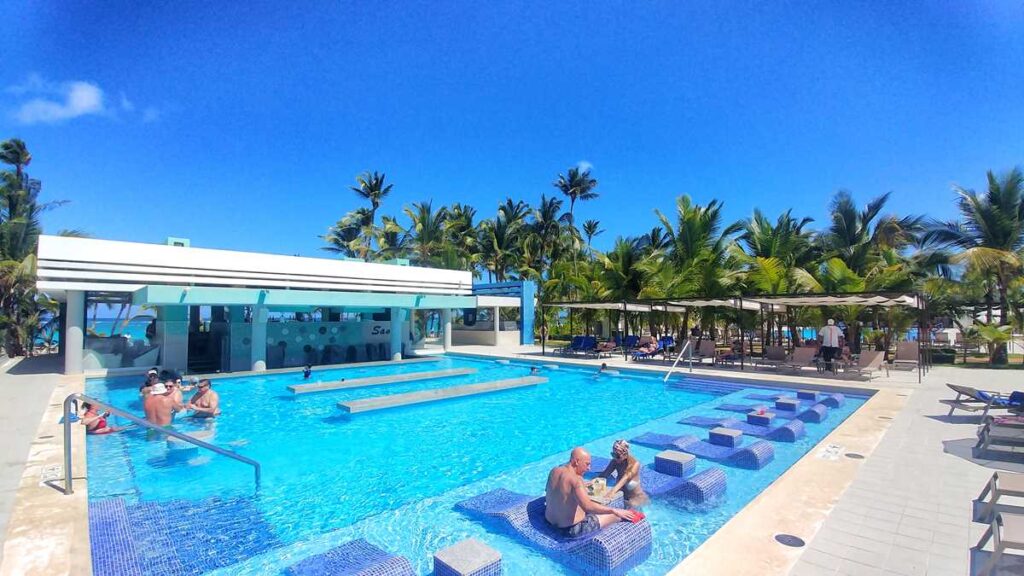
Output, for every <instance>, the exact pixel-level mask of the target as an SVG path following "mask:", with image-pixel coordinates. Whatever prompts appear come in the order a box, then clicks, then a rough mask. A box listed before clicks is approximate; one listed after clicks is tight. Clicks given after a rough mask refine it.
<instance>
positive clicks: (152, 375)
mask: <svg viewBox="0 0 1024 576" xmlns="http://www.w3.org/2000/svg"><path fill="white" fill-rule="evenodd" d="M159 381H160V373H159V372H157V371H156V368H152V369H150V371H149V372H146V380H145V381H144V382H143V383H142V386H139V396H140V397H142V398H145V397H146V396H147V395H148V394H149V389H150V387H151V386H153V384H156V383H157V382H159Z"/></svg>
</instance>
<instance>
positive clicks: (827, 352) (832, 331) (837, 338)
mask: <svg viewBox="0 0 1024 576" xmlns="http://www.w3.org/2000/svg"><path fill="white" fill-rule="evenodd" d="M818 340H820V341H821V359H822V360H823V361H824V362H825V369H826V370H830V371H832V372H835V367H834V366H833V363H832V359H833V358H835V357H836V356H838V355H839V351H840V350H842V349H843V331H842V330H840V329H839V326H836V321H835V320H833V319H831V318H829V319H828V323H827V324H826V325H825V326H822V328H821V332H819V333H818Z"/></svg>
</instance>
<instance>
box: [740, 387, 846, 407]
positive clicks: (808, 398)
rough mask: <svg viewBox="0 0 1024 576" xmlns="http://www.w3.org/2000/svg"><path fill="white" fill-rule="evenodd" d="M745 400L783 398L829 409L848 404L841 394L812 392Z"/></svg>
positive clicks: (755, 396)
mask: <svg viewBox="0 0 1024 576" xmlns="http://www.w3.org/2000/svg"><path fill="white" fill-rule="evenodd" d="M744 398H746V399H748V400H771V401H773V402H774V401H775V400H780V399H782V398H797V399H799V400H800V403H801V404H807V405H810V406H813V405H814V404H824V405H825V406H828V407H829V408H839V407H841V406H842V405H843V404H845V403H846V397H845V396H843V395H842V394H840V393H838V392H837V393H835V394H822V393H817V392H810V391H800V392H797V393H796V394H789V393H777V394H747V395H746V396H744Z"/></svg>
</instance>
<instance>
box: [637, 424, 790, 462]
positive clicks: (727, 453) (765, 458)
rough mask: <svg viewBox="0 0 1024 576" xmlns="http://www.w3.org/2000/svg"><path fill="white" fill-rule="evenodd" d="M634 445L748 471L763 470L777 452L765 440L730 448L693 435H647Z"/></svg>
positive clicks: (643, 435)
mask: <svg viewBox="0 0 1024 576" xmlns="http://www.w3.org/2000/svg"><path fill="white" fill-rule="evenodd" d="M630 442H632V443H634V444H639V445H641V446H648V447H651V448H661V449H666V448H668V449H673V450H679V451H681V452H686V453H687V454H693V455H694V456H696V457H698V458H704V459H705V460H711V461H714V462H721V463H722V464H725V465H727V466H735V467H737V468H746V469H748V470H760V469H761V468H764V467H765V466H767V465H768V463H769V462H771V461H772V460H774V459H775V448H774V447H773V446H772V444H771V442H768V441H765V440H757V441H755V442H752V443H750V444H748V445H746V446H736V447H729V446H719V445H717V444H712V443H710V442H707V441H704V440H701V439H699V438H697V437H696V436H694V435H692V434H685V435H682V436H678V435H672V434H657V433H654V432H647V433H645V434H641V435H640V436H637V437H636V438H633V439H632V440H630Z"/></svg>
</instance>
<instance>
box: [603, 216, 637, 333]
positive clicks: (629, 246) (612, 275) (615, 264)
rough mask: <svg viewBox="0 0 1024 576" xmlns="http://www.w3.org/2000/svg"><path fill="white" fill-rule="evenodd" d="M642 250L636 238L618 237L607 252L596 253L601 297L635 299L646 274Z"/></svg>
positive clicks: (616, 300)
mask: <svg viewBox="0 0 1024 576" xmlns="http://www.w3.org/2000/svg"><path fill="white" fill-rule="evenodd" d="M642 261H643V255H642V251H641V248H640V245H639V242H637V240H636V239H630V238H623V237H621V236H620V237H618V238H616V239H615V245H614V246H613V247H612V249H611V250H610V251H609V252H608V253H607V254H598V255H597V263H598V264H599V265H600V267H601V291H600V295H601V298H602V299H604V300H610V301H612V302H626V301H630V300H635V299H636V298H637V296H638V295H639V294H640V291H641V290H643V288H644V283H645V281H646V278H647V274H646V273H645V272H644V268H643V266H641V262H642ZM625 325H626V331H627V333H628V332H629V325H630V315H629V313H628V312H626V322H625Z"/></svg>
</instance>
